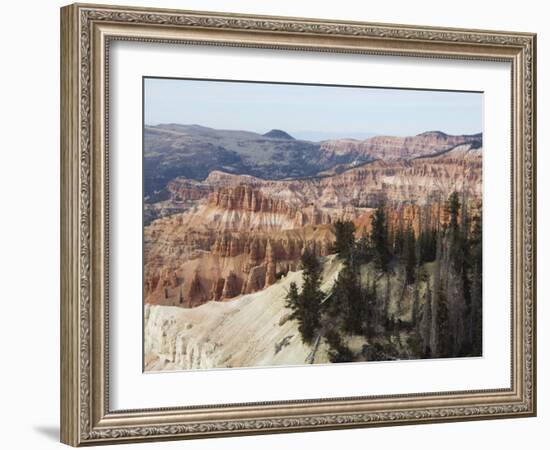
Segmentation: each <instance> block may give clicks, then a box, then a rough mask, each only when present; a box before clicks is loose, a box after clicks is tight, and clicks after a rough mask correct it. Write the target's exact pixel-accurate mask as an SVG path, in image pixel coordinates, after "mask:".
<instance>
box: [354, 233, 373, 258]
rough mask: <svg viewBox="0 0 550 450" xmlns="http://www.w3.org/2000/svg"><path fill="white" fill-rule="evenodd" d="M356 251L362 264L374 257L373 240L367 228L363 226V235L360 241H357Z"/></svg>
mask: <svg viewBox="0 0 550 450" xmlns="http://www.w3.org/2000/svg"><path fill="white" fill-rule="evenodd" d="M356 253H357V259H358V262H359V263H360V264H365V263H368V262H370V260H371V259H372V250H371V242H370V239H369V235H368V233H367V229H366V228H363V230H362V231H361V237H360V238H359V242H358V243H357V252H356Z"/></svg>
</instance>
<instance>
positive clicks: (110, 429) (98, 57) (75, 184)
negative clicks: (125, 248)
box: [61, 4, 536, 446]
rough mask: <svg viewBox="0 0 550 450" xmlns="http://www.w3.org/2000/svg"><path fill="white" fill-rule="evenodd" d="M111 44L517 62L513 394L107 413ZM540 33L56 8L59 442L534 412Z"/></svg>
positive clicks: (514, 77) (76, 443)
mask: <svg viewBox="0 0 550 450" xmlns="http://www.w3.org/2000/svg"><path fill="white" fill-rule="evenodd" d="M112 40H137V41H144V42H151V41H154V42H171V43H186V44H198V43H200V44H203V45H204V44H208V45H221V46H237V47H258V48H267V49H291V50H311V51H323V52H341V53H344V52H345V53H363V54H383V55H396V56H399V55H407V56H415V57H428V58H458V59H471V60H497V61H508V62H510V63H511V65H512V80H513V82H512V84H513V85H512V103H513V104H512V111H513V113H512V116H513V117H512V162H513V163H512V166H513V170H512V172H513V173H512V186H511V189H512V194H513V195H512V202H513V205H512V246H513V254H512V264H513V267H512V364H511V367H512V386H511V387H510V389H496V390H486V391H470V392H449V393H425V394H410V395H396V396H385V397H353V398H349V399H319V400H308V401H298V400H296V401H291V402H269V403H254V404H240V405H230V406H228V405H225V406H224V405H217V406H216V405H215V406H211V407H193V408H185V407H182V408H174V409H160V410H139V411H111V410H110V409H109V406H108V405H109V398H108V365H107V364H108V333H107V320H108V298H107V295H106V287H107V286H108V282H109V280H108V268H107V255H108V240H107V229H108V215H107V211H108V195H107V194H106V193H107V189H106V187H107V186H108V170H106V169H107V167H108V139H107V138H108V111H107V108H106V98H107V97H106V96H107V94H108V93H107V87H108V71H107V67H108V57H109V43H110V42H111V41H112ZM535 69H536V36H535V35H534V34H529V33H511V32H499V31H483V30H467V29H443V28H433V27H414V26H404V25H383V24H371V23H359V22H335V21H327V20H313V19H296V18H286V17H264V16H248V15H238V14H226V13H224V14H222V13H209V12H191V11H174V10H159V9H151V10H149V9H143V8H129V7H114V6H105V5H103V6H100V5H81V4H75V5H70V6H67V7H64V8H62V9H61V241H62V245H61V440H62V442H64V443H67V444H70V445H73V446H79V445H86V444H88V445H90V444H107V443H119V442H128V441H142V440H160V439H177V438H198V437H209V436H212V437H214V436H228V435H239V434H241V435H242V434H259V433H274V432H295V431H311V430H322V429H334V428H344V427H348V428H350V427H366V426H377V425H378V426H379V425H397V424H413V423H414V424H419V423H426V422H443V421H456V420H473V419H492V418H503V417H521V416H534V415H535V414H536V334H535V333H536V308H535V298H536V292H535V286H536V266H535V264H536V263H535V261H536V211H535V204H536V186H535V182H536V159H535V150H536V149H535V145H536V132H535V126H536V121H535V103H536V101H535V97H536V95H535V86H536V73H535Z"/></svg>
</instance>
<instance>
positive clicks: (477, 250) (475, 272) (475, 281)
mask: <svg viewBox="0 0 550 450" xmlns="http://www.w3.org/2000/svg"><path fill="white" fill-rule="evenodd" d="M473 223H474V225H473V230H472V238H471V241H470V245H471V260H472V294H471V297H472V298H471V308H470V321H469V326H470V335H471V343H472V348H471V354H472V356H481V351H482V333H481V318H482V305H483V303H482V283H483V258H482V247H483V243H482V227H481V218H480V217H475V218H474V221H473Z"/></svg>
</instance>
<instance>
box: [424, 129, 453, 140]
mask: <svg viewBox="0 0 550 450" xmlns="http://www.w3.org/2000/svg"><path fill="white" fill-rule="evenodd" d="M417 136H424V137H433V138H447V137H449V135H448V134H447V133H443V131H438V130H434V131H425V132H424V133H420V134H417Z"/></svg>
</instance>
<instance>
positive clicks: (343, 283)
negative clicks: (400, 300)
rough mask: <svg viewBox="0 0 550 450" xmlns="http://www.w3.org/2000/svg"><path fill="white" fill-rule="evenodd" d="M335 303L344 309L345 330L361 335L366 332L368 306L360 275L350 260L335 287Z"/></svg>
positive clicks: (346, 262)
mask: <svg viewBox="0 0 550 450" xmlns="http://www.w3.org/2000/svg"><path fill="white" fill-rule="evenodd" d="M332 289H333V291H332V294H333V297H334V301H335V302H336V303H337V304H339V305H341V306H342V307H343V319H344V324H343V325H344V329H345V330H346V331H347V332H349V333H355V334H361V333H363V331H364V330H365V326H366V320H367V305H366V298H365V295H364V292H363V290H362V288H361V285H360V282H359V277H358V274H357V272H356V270H355V268H354V267H353V266H352V265H351V264H350V262H349V261H348V260H346V261H345V263H344V267H343V268H342V270H341V271H340V273H339V274H338V278H337V279H336V282H335V283H334V286H333V288H332Z"/></svg>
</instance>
